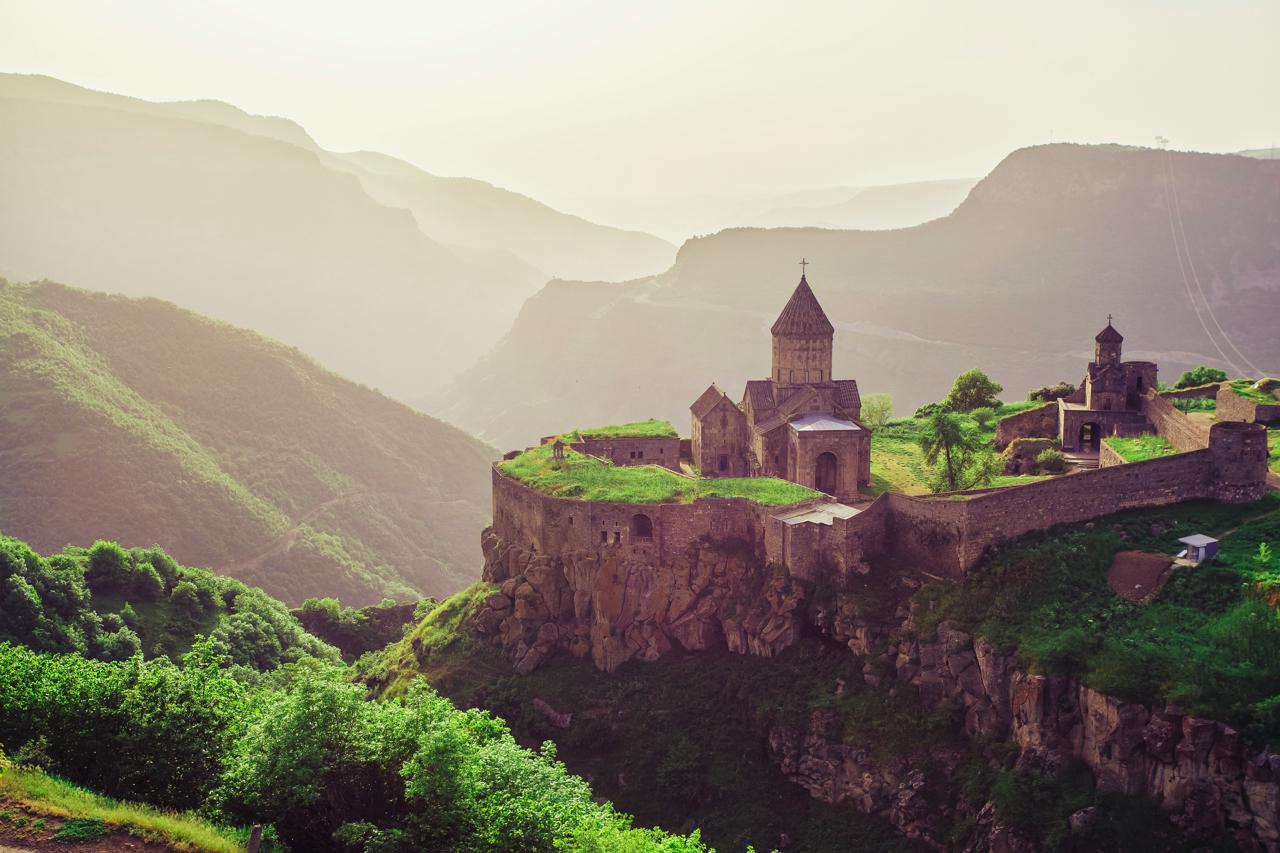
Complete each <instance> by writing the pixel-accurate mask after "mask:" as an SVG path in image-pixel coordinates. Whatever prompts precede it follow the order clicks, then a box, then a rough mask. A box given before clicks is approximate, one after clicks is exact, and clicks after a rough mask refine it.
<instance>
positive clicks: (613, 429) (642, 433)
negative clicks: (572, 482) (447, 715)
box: [560, 418, 680, 441]
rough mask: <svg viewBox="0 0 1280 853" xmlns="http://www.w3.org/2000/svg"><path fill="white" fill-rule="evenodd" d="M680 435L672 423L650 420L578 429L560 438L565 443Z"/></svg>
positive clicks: (675, 436)
mask: <svg viewBox="0 0 1280 853" xmlns="http://www.w3.org/2000/svg"><path fill="white" fill-rule="evenodd" d="M679 435H680V433H678V432H676V428H675V427H674V426H672V425H671V422H670V421H663V420H657V419H654V418H650V419H649V420H647V421H634V422H632V423H627V424H611V425H609V426H600V427H592V428H590V429H577V430H574V431H573V432H568V433H565V434H564V435H562V436H560V437H561V439H563V440H564V441H577V440H579V439H580V438H677V437H678V436H679Z"/></svg>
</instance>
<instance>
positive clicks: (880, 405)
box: [862, 394, 893, 428]
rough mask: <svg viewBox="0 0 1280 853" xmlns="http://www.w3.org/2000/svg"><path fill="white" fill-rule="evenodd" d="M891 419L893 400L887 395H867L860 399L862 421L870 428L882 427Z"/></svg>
mask: <svg viewBox="0 0 1280 853" xmlns="http://www.w3.org/2000/svg"><path fill="white" fill-rule="evenodd" d="M891 417H893V398H892V397H890V396H889V395H888V394H868V395H867V396H865V397H863V398H862V420H863V422H864V423H865V424H866V425H867V426H869V427H872V428H875V427H882V426H884V425H885V424H887V423H888V422H889V418H891Z"/></svg>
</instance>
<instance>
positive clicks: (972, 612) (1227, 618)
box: [919, 493, 1280, 743]
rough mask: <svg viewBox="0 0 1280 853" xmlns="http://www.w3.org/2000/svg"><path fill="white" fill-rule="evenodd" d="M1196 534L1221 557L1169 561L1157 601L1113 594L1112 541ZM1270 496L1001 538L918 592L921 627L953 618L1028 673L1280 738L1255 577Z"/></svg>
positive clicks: (1279, 543) (1278, 524) (1269, 638)
mask: <svg viewBox="0 0 1280 853" xmlns="http://www.w3.org/2000/svg"><path fill="white" fill-rule="evenodd" d="M1192 533H1205V534H1208V535H1211V536H1217V537H1220V538H1221V540H1222V541H1221V549H1220V551H1219V556H1218V558H1217V559H1216V560H1215V561H1213V562H1211V563H1207V564H1204V565H1201V566H1199V567H1197V568H1194V569H1179V570H1178V571H1177V572H1176V573H1175V574H1174V576H1173V578H1172V579H1171V580H1170V581H1169V583H1168V584H1166V585H1165V586H1164V588H1163V589H1162V590H1161V591H1160V593H1159V594H1158V595H1157V597H1156V599H1155V600H1154V602H1152V603H1151V604H1147V605H1138V604H1133V603H1131V602H1128V601H1126V600H1125V599H1123V598H1121V597H1119V596H1117V595H1116V594H1115V593H1113V592H1112V590H1111V588H1110V587H1109V586H1108V585H1107V581H1106V578H1107V571H1108V569H1109V567H1110V565H1111V562H1112V560H1113V558H1114V556H1115V554H1116V552H1118V551H1121V550H1131V549H1138V550H1150V551H1155V552H1158V553H1164V554H1169V555H1172V554H1175V553H1177V551H1178V550H1179V549H1180V548H1181V547H1182V546H1181V545H1180V544H1179V543H1178V539H1179V538H1180V537H1183V536H1187V535H1189V534H1192ZM1260 543H1267V544H1268V545H1270V546H1272V548H1273V549H1276V550H1280V495H1277V494H1275V493H1272V494H1270V495H1268V496H1267V497H1266V498H1264V499H1263V500H1262V501H1261V502H1259V503H1258V504H1255V505H1251V506H1244V507H1241V506H1231V505H1226V504H1218V503H1213V502H1190V503H1185V504H1179V505H1176V506H1172V507H1163V508H1158V509H1150V510H1135V511H1131V512H1126V513H1120V514H1118V515H1115V516H1110V517H1108V518H1106V519H1102V520H1100V521H1098V522H1096V523H1095V524H1093V525H1091V526H1089V527H1085V526H1083V525H1064V526H1062V527H1059V528H1055V529H1054V530H1051V531H1047V532H1044V533H1037V534H1031V535H1028V536H1026V537H1022V538H1020V539H1018V540H1015V541H1013V542H1010V543H1007V544H1005V545H1003V546H1001V547H1000V548H998V549H996V551H995V552H994V553H993V554H992V555H991V556H990V557H989V558H988V559H987V560H986V561H984V563H983V564H982V565H981V566H980V567H979V569H978V570H977V571H976V572H975V573H974V574H973V575H971V576H970V577H969V578H968V579H967V580H966V581H965V582H964V583H963V584H958V585H955V584H936V585H932V586H930V587H927V588H926V589H925V590H924V591H922V593H921V594H920V596H919V601H920V604H921V608H920V610H921V619H920V623H919V624H920V631H921V632H922V633H925V634H928V633H931V632H932V631H933V628H934V626H936V625H937V623H938V622H939V621H940V620H942V619H951V620H953V621H956V622H958V623H959V624H961V625H963V626H965V627H967V628H968V629H969V630H972V631H974V632H976V633H978V634H981V635H983V636H986V637H987V638H988V639H989V640H990V641H991V642H992V643H993V644H995V645H996V646H997V647H998V648H1000V649H1002V650H1003V651H1009V652H1012V651H1016V652H1017V653H1018V656H1019V658H1020V659H1021V661H1022V663H1023V665H1024V666H1027V667H1029V668H1030V669H1031V670H1033V671H1037V672H1043V673H1050V674H1060V675H1071V676H1075V677H1077V678H1080V679H1081V680H1082V681H1083V682H1084V683H1085V684H1088V685H1089V686H1091V687H1094V688H1095V689H1098V690H1100V691H1102V692H1105V693H1110V694H1112V695H1115V696H1118V697H1119V698H1121V699H1123V700H1125V701H1131V702H1147V703H1150V702H1176V703H1178V704H1180V705H1182V706H1183V707H1184V708H1186V709H1187V710H1188V712H1190V713H1194V714H1198V715H1202V716H1208V717H1212V718H1214V719H1218V720H1222V721H1223V722H1226V723H1228V724H1230V725H1234V726H1237V727H1238V728H1240V729H1241V730H1243V731H1244V732H1246V733H1247V735H1248V736H1249V737H1250V739H1251V740H1254V741H1259V742H1261V741H1267V742H1271V743H1275V742H1278V741H1280V713H1278V712H1280V614H1278V613H1277V611H1276V610H1275V609H1274V607H1271V606H1268V604H1267V603H1266V600H1265V599H1266V597H1265V595H1259V594H1258V590H1259V587H1262V588H1263V589H1264V590H1265V589H1266V588H1268V587H1270V588H1273V589H1274V588H1276V587H1277V586H1280V559H1277V557H1276V556H1275V555H1274V554H1273V555H1272V556H1271V558H1270V560H1269V562H1268V563H1265V564H1264V563H1263V562H1262V561H1260V560H1259V559H1258V546H1259V544H1260Z"/></svg>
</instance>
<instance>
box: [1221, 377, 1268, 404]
mask: <svg viewBox="0 0 1280 853" xmlns="http://www.w3.org/2000/svg"><path fill="white" fill-rule="evenodd" d="M1231 390H1233V391H1235V392H1236V393H1237V394H1239V395H1240V396H1241V397H1243V398H1245V399H1246V400H1248V401H1249V402H1251V403H1262V404H1264V405H1269V406H1274V405H1276V404H1280V400H1277V399H1276V396H1275V395H1274V394H1272V393H1270V392H1267V391H1259V390H1257V389H1255V388H1254V387H1253V383H1252V382H1251V381H1249V380H1248V379H1236V380H1234V381H1232V383H1231Z"/></svg>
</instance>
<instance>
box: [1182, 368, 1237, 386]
mask: <svg viewBox="0 0 1280 853" xmlns="http://www.w3.org/2000/svg"><path fill="white" fill-rule="evenodd" d="M1226 381H1227V373H1226V371H1224V370H1219V369H1218V368H1216V367H1205V366H1204V365H1203V364H1202V365H1200V366H1199V367H1196V368H1193V369H1191V370H1188V371H1187V372H1186V373H1184V374H1182V376H1181V377H1179V379H1178V381H1177V382H1175V383H1174V385H1173V387H1174V388H1195V387H1196V386H1198V385H1208V384H1209V383H1211V382H1226Z"/></svg>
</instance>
